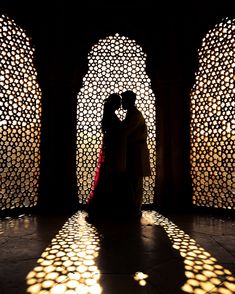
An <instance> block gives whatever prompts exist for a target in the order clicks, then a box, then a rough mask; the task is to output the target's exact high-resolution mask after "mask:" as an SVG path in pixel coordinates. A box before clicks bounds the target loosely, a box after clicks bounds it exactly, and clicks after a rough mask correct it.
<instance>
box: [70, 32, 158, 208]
mask: <svg viewBox="0 0 235 294" xmlns="http://www.w3.org/2000/svg"><path fill="white" fill-rule="evenodd" d="M145 61H146V54H145V53H144V52H143V51H142V48H141V47H140V46H139V45H138V44H137V43H136V41H134V40H130V39H129V38H127V37H125V36H120V35H119V34H115V35H114V36H109V37H107V38H105V39H102V40H99V41H98V43H97V44H95V45H94V46H93V47H92V49H91V51H90V53H89V55H88V72H87V73H86V75H85V76H84V78H83V85H82V88H81V89H80V91H79V93H78V97H77V101H78V102H77V157H76V160H77V162H76V164H77V185H78V191H79V192H78V194H79V200H80V202H81V203H83V204H85V203H86V199H87V197H88V195H89V194H90V192H91V186H92V183H93V180H94V176H95V170H96V166H97V160H98V154H99V150H100V146H101V142H102V133H101V128H100V127H101V125H100V122H101V119H102V113H103V101H104V99H105V98H107V97H108V95H109V94H111V93H113V92H115V93H119V94H121V93H122V92H123V91H125V90H133V91H134V92H135V93H136V94H137V101H136V105H137V107H138V109H139V110H140V111H142V113H143V115H144V117H145V119H146V123H147V126H148V146H149V150H150V159H151V169H152V176H151V177H148V178H145V180H144V203H146V204H149V203H152V202H153V197H154V186H155V176H156V123H155V122H156V114H155V95H154V93H153V91H152V89H151V81H150V79H149V77H148V76H147V74H146V71H145V66H146V64H145ZM118 115H119V117H120V118H121V119H122V118H123V117H124V116H125V113H124V111H123V110H120V111H119V112H118Z"/></svg>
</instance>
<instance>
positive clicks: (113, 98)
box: [104, 93, 121, 106]
mask: <svg viewBox="0 0 235 294" xmlns="http://www.w3.org/2000/svg"><path fill="white" fill-rule="evenodd" d="M120 101H121V97H120V96H119V95H118V94H117V93H112V94H110V95H109V97H108V98H106V99H104V103H105V104H106V103H108V104H110V106H111V105H115V104H120Z"/></svg>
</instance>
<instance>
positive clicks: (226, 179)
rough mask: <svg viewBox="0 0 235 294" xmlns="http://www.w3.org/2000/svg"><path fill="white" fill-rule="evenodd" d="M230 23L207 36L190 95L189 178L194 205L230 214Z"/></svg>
mask: <svg viewBox="0 0 235 294" xmlns="http://www.w3.org/2000/svg"><path fill="white" fill-rule="evenodd" d="M234 44H235V19H228V18H225V19H223V20H222V21H221V23H219V24H217V25H216V26H215V27H214V28H213V29H212V30H210V31H209V32H208V34H207V35H206V37H205V38H204V39H203V41H202V47H201V49H200V50H199V69H198V72H197V73H196V82H195V85H194V87H193V89H192V92H191V176H192V184H193V203H194V204H195V205H197V206H206V207H216V208H227V209H235V152H234V151H235V99H234V97H235V47H234Z"/></svg>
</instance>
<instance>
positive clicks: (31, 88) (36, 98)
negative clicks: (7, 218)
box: [0, 16, 41, 210]
mask: <svg viewBox="0 0 235 294" xmlns="http://www.w3.org/2000/svg"><path fill="white" fill-rule="evenodd" d="M33 52H34V50H33V49H32V47H31V44H30V40H29V38H28V37H27V36H26V33H25V31H24V30H23V29H21V28H20V27H19V26H18V25H17V24H16V23H15V22H14V21H13V20H10V19H9V18H8V17H6V16H2V17H0V138H1V139H0V183H1V185H0V209H1V210H4V209H12V208H19V207H31V206H34V205H35V204H36V203H37V197H38V194H37V193H38V192H37V190H38V178H39V160H40V154H39V144H40V128H41V126H40V118H41V102H40V101H41V91H40V89H39V86H38V84H37V74H36V71H35V68H34V65H33Z"/></svg>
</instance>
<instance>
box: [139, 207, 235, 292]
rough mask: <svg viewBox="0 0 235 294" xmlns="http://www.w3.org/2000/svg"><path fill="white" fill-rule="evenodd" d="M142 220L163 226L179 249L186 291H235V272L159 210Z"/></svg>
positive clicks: (144, 214)
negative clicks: (234, 273)
mask: <svg viewBox="0 0 235 294" xmlns="http://www.w3.org/2000/svg"><path fill="white" fill-rule="evenodd" d="M143 217H144V218H146V219H148V220H149V222H150V223H151V224H155V225H160V226H162V227H163V228H164V230H165V231H166V233H167V235H168V237H169V239H170V240H171V242H172V246H173V248H175V249H177V250H179V253H180V255H181V256H182V257H183V258H184V267H185V276H186V277H187V279H188V280H187V282H186V283H185V284H184V285H183V286H182V290H183V291H184V292H186V293H195V294H203V293H208V292H210V293H217V294H218V293H221V294H233V293H234V292H235V278H234V277H233V276H232V273H231V272H230V271H229V270H228V269H225V268H224V267H223V266H221V265H219V263H218V261H217V260H216V259H215V258H214V257H213V256H211V254H210V253H208V252H206V251H205V250H204V249H203V248H202V247H201V246H200V245H199V244H197V242H196V241H195V240H193V239H192V238H190V236H189V235H188V234H186V233H185V232H184V231H183V230H181V229H179V228H178V227H177V226H176V225H175V224H174V223H173V222H171V221H170V220H169V219H168V218H166V217H164V216H162V215H161V214H159V213H157V212H156V211H144V212H143Z"/></svg>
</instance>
